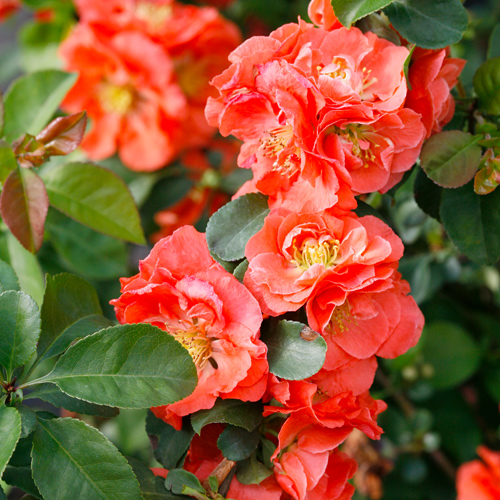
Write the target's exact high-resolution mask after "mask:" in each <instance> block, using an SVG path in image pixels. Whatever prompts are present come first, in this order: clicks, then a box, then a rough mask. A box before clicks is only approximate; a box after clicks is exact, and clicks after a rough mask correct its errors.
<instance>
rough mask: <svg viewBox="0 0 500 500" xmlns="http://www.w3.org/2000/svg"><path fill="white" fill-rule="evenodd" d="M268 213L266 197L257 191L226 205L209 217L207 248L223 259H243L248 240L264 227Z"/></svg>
mask: <svg viewBox="0 0 500 500" xmlns="http://www.w3.org/2000/svg"><path fill="white" fill-rule="evenodd" d="M268 213H269V208H268V206H267V198H266V197H265V196H263V195H262V194H258V193H250V194H246V195H244V196H240V197H239V198H237V199H236V200H233V201H231V202H230V203H228V204H227V205H224V206H223V207H222V208H221V209H219V211H217V212H216V213H215V214H214V215H212V217H211V218H210V220H209V221H208V225H207V243H208V248H209V249H210V251H212V252H214V253H215V254H217V255H218V256H219V257H220V258H221V259H223V260H227V261H234V260H240V259H243V258H244V257H245V247H246V244H247V241H248V240H249V239H250V238H251V237H252V236H253V235H254V234H255V233H256V232H257V231H259V230H260V229H261V228H262V226H263V225H264V219H265V218H266V216H267V214H268Z"/></svg>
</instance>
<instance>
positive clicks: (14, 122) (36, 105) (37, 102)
mask: <svg viewBox="0 0 500 500" xmlns="http://www.w3.org/2000/svg"><path fill="white" fill-rule="evenodd" d="M76 79H77V75H76V74H74V73H65V72H63V71H56V70H46V71H38V72H36V73H31V74H29V75H26V76H22V77H21V78H19V79H18V80H16V81H15V82H14V83H13V84H12V85H11V86H10V88H9V90H8V91H7V93H6V94H5V100H4V104H5V128H4V134H5V137H6V138H7V140H8V141H9V142H10V141H13V140H14V139H17V138H18V137H19V136H20V135H21V134H23V133H25V132H28V133H29V134H31V135H36V134H38V132H40V130H42V128H43V127H44V126H45V125H47V123H48V122H49V120H50V119H51V118H52V116H53V115H54V113H55V112H56V110H57V108H58V107H59V104H60V103H61V101H62V100H63V99H64V97H65V95H66V94H67V93H68V91H69V89H70V88H71V87H72V86H73V84H74V83H75V82H76Z"/></svg>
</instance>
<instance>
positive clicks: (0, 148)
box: [0, 141, 17, 184]
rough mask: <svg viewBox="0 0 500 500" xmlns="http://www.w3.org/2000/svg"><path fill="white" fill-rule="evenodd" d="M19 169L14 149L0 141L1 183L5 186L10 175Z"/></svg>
mask: <svg viewBox="0 0 500 500" xmlns="http://www.w3.org/2000/svg"><path fill="white" fill-rule="evenodd" d="M16 168H17V160H16V156H15V155H14V151H12V148H11V147H10V146H9V145H8V144H7V143H6V142H4V141H0V182H1V183H2V184H3V183H4V182H5V179H7V177H8V176H9V174H10V173H11V172H12V171H13V170H15V169H16Z"/></svg>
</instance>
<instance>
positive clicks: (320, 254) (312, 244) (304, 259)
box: [292, 238, 340, 271]
mask: <svg viewBox="0 0 500 500" xmlns="http://www.w3.org/2000/svg"><path fill="white" fill-rule="evenodd" d="M293 250H294V252H293V260H292V262H293V263H294V264H295V265H296V266H297V267H300V268H301V269H303V270H304V271H306V270H307V269H309V268H310V267H311V266H313V265H314V264H322V265H323V266H324V267H325V269H329V268H330V267H333V266H335V265H336V263H337V257H338V255H339V250H340V241H339V240H335V239H330V240H327V241H323V242H322V243H318V241H317V240H315V239H313V238H308V239H306V240H304V241H303V242H302V245H301V246H300V248H297V246H296V244H295V240H294V242H293Z"/></svg>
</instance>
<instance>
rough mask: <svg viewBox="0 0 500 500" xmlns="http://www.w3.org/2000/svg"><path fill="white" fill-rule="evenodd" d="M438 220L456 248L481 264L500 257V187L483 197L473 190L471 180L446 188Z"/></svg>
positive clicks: (494, 260) (491, 261) (491, 262)
mask: <svg viewBox="0 0 500 500" xmlns="http://www.w3.org/2000/svg"><path fill="white" fill-rule="evenodd" d="M440 214H441V220H442V222H443V225H444V228H445V230H446V232H447V233H448V236H449V237H450V238H451V240H452V241H453V243H454V244H455V246H456V247H457V248H458V250H459V251H460V252H462V253H464V254H465V255H466V256H467V257H469V259H471V260H473V261H475V262H478V263H480V264H493V263H495V262H496V261H497V260H498V258H499V257H500V231H499V230H498V228H499V227H500V190H498V189H497V190H496V191H494V192H493V193H491V194H488V195H486V196H481V195H478V194H476V193H474V189H473V186H472V183H469V184H466V185H465V186H463V187H461V188H458V189H445V190H444V191H443V194H442V200H441V209H440Z"/></svg>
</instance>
